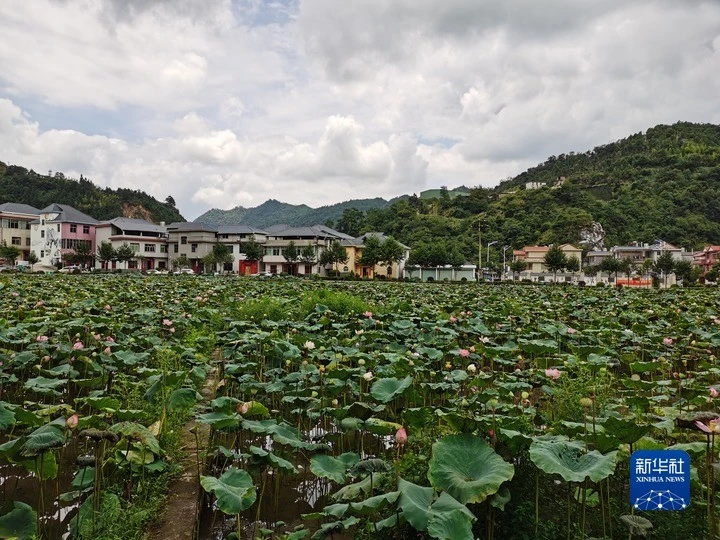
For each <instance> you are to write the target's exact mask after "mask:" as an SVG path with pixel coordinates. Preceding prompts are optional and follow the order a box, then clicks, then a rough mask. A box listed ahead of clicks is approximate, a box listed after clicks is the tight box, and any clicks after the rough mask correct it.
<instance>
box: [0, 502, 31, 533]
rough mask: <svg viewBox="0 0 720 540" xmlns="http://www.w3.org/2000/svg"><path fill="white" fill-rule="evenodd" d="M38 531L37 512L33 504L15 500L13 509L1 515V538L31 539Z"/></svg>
mask: <svg viewBox="0 0 720 540" xmlns="http://www.w3.org/2000/svg"><path fill="white" fill-rule="evenodd" d="M36 533H37V513H36V512H35V511H34V510H33V509H32V507H31V506H29V505H27V504H25V503H23V502H20V501H14V502H13V510H11V511H10V512H9V513H7V514H5V515H4V516H2V517H0V538H12V539H17V540H29V539H30V538H35V536H36Z"/></svg>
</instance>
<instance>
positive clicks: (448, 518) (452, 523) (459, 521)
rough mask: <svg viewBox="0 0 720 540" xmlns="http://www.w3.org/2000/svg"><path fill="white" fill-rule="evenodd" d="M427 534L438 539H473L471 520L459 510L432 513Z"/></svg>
mask: <svg viewBox="0 0 720 540" xmlns="http://www.w3.org/2000/svg"><path fill="white" fill-rule="evenodd" d="M428 534H429V535H430V537H431V538H438V539H440V540H473V538H474V536H473V534H472V521H471V520H470V518H468V517H467V515H465V514H464V513H462V512H461V511H460V510H453V511H452V512H443V513H433V515H432V517H431V518H430V521H428Z"/></svg>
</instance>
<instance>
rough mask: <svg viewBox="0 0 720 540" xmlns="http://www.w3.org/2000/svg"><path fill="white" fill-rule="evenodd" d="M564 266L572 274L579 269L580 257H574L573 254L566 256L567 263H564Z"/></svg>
mask: <svg viewBox="0 0 720 540" xmlns="http://www.w3.org/2000/svg"><path fill="white" fill-rule="evenodd" d="M565 268H566V269H567V271H568V272H571V273H572V274H575V272H579V271H580V259H578V258H577V257H575V256H574V255H573V256H572V257H568V259H567V263H566V264H565Z"/></svg>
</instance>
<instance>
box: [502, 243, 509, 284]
mask: <svg viewBox="0 0 720 540" xmlns="http://www.w3.org/2000/svg"><path fill="white" fill-rule="evenodd" d="M508 249H510V246H503V273H502V278H503V280H504V279H505V274H507V266H505V252H506V251H507V250H508Z"/></svg>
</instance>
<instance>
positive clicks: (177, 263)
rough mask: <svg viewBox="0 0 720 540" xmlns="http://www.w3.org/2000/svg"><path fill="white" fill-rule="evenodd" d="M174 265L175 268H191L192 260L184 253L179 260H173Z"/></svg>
mask: <svg viewBox="0 0 720 540" xmlns="http://www.w3.org/2000/svg"><path fill="white" fill-rule="evenodd" d="M172 265H173V268H189V267H190V260H189V259H188V258H187V255H185V254H184V253H183V254H182V255H180V256H179V257H178V258H177V259H173V261H172Z"/></svg>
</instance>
